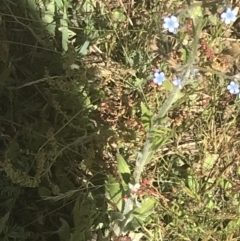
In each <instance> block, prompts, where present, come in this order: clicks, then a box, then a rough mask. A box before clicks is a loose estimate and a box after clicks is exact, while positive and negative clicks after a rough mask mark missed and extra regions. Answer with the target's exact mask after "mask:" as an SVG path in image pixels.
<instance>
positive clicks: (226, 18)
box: [221, 8, 237, 24]
mask: <svg viewBox="0 0 240 241" xmlns="http://www.w3.org/2000/svg"><path fill="white" fill-rule="evenodd" d="M236 16H237V11H235V10H232V9H231V8H227V10H226V12H223V13H222V14H221V19H222V21H223V22H225V23H226V24H230V23H231V22H233V23H234V22H235V21H236V20H237V17H236Z"/></svg>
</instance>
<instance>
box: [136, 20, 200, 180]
mask: <svg viewBox="0 0 240 241" xmlns="http://www.w3.org/2000/svg"><path fill="white" fill-rule="evenodd" d="M193 25H194V24H193ZM201 30H202V19H201V18H199V19H198V23H197V24H196V26H194V39H193V43H192V52H191V54H190V55H189V59H188V61H187V63H186V65H185V66H184V68H183V70H182V75H181V80H182V86H184V85H186V84H188V83H189V81H190V80H191V78H190V75H191V71H192V68H193V66H194V64H195V62H196V56H197V46H198V42H199V36H200V33H201ZM179 92H180V90H179V88H178V87H175V88H174V89H173V91H172V92H171V93H170V95H169V96H168V98H167V99H166V100H165V102H164V103H163V105H162V106H161V108H160V109H159V111H158V114H157V116H156V117H155V118H154V119H153V120H152V125H151V128H150V130H149V132H148V134H147V140H146V142H145V144H144V146H143V150H142V152H139V153H138V155H137V158H136V166H135V169H134V172H133V178H134V181H135V183H139V180H140V177H141V174H142V172H143V169H144V166H145V165H146V164H148V163H149V162H150V161H151V158H152V156H153V154H154V151H153V148H152V147H153V144H152V141H151V138H152V135H153V134H154V133H155V131H156V130H157V129H158V127H159V126H160V124H161V120H162V118H163V117H164V116H165V115H166V114H167V112H168V111H169V110H170V108H171V107H172V104H173V103H174V102H175V101H176V100H177V99H178V96H179Z"/></svg>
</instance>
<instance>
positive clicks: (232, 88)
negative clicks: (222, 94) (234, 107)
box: [227, 81, 239, 94]
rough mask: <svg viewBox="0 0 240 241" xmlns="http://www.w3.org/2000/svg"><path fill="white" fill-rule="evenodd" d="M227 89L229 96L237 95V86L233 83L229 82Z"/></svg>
mask: <svg viewBox="0 0 240 241" xmlns="http://www.w3.org/2000/svg"><path fill="white" fill-rule="evenodd" d="M227 89H228V90H229V92H230V93H231V94H238V93H239V85H238V84H237V83H235V82H234V81H231V82H230V84H229V85H228V86H227Z"/></svg>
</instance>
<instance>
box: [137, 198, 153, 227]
mask: <svg viewBox="0 0 240 241" xmlns="http://www.w3.org/2000/svg"><path fill="white" fill-rule="evenodd" d="M155 205H156V200H155V199H154V198H146V199H145V200H144V201H143V202H142V203H141V207H138V208H136V209H135V210H134V212H133V215H134V217H136V218H137V219H138V220H141V221H143V222H144V221H145V220H146V218H148V217H149V215H151V214H152V213H153V211H154V207H155Z"/></svg>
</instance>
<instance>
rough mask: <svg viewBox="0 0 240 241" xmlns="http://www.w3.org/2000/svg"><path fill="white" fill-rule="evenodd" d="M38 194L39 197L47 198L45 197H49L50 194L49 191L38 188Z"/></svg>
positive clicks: (44, 188)
mask: <svg viewBox="0 0 240 241" xmlns="http://www.w3.org/2000/svg"><path fill="white" fill-rule="evenodd" d="M38 194H39V196H40V197H42V198H43V197H47V196H51V195H52V192H51V190H50V189H48V188H46V187H39V188H38Z"/></svg>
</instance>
